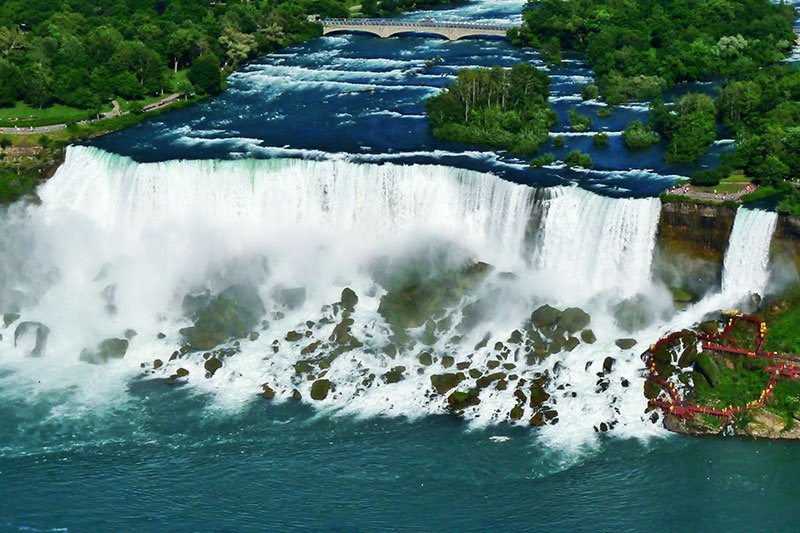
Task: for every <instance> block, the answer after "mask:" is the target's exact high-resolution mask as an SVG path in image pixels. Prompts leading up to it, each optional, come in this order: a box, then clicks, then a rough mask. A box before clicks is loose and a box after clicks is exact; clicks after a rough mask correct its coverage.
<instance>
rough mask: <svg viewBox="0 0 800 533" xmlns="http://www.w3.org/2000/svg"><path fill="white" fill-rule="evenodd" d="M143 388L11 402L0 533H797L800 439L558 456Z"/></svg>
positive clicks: (518, 440)
mask: <svg viewBox="0 0 800 533" xmlns="http://www.w3.org/2000/svg"><path fill="white" fill-rule="evenodd" d="M132 389H133V390H132V391H131V394H132V399H131V400H130V401H129V402H128V404H127V405H126V406H125V407H124V408H117V409H112V410H109V411H108V412H103V409H100V411H101V412H100V413H96V414H95V415H93V416H83V417H80V418H77V419H70V417H69V416H65V417H62V418H61V419H58V420H48V421H46V422H42V420H41V419H39V418H37V417H36V416H35V413H30V412H25V413H20V412H16V409H15V406H12V405H7V404H4V405H2V407H0V409H1V410H0V419H2V420H3V427H4V428H5V430H4V431H3V433H2V435H0V452H2V456H1V457H0V530H4V531H16V530H22V529H26V530H51V529H55V528H65V529H69V530H72V531H86V530H119V529H122V530H130V529H138V530H141V529H145V530H165V529H167V530H181V531H185V530H265V529H300V528H310V529H314V530H328V529H340V530H341V529H344V530H374V529H403V530H408V529H415V530H424V531H431V530H437V531H438V530H443V531H455V530H470V531H473V530H485V529H500V530H512V529H524V530H549V531H575V530H580V531H620V530H637V531H642V530H651V531H666V530H683V531H696V530H710V529H712V528H716V529H722V530H726V531H753V530H790V529H792V525H793V523H794V513H792V511H791V509H793V507H794V505H795V503H796V501H797V499H798V497H800V488H798V481H800V480H799V479H798V474H797V470H796V468H794V467H793V465H796V464H797V462H798V460H800V448H798V447H797V446H795V445H794V444H793V443H782V442H769V443H767V442H752V441H746V440H738V439H689V438H682V437H675V436H672V437H668V438H665V439H660V440H654V441H650V442H647V443H640V442H637V441H619V440H603V441H601V443H600V444H599V445H598V446H597V447H596V448H593V449H587V450H583V451H582V452H581V453H579V454H570V455H565V454H562V453H559V452H558V451H557V450H556V451H554V450H549V449H547V448H544V447H543V446H542V444H541V443H538V442H537V439H536V436H535V433H533V432H531V431H529V430H527V429H524V428H511V427H504V426H500V427H494V428H491V429H488V430H472V431H469V430H467V428H465V427H464V426H463V425H462V423H461V422H459V421H458V420H457V419H455V418H450V417H432V418H426V419H422V420H418V421H414V422H410V421H405V420H400V419H373V420H363V421H358V420H352V419H343V418H334V419H331V418H326V417H324V416H315V414H314V413H313V412H312V411H310V410H309V409H307V408H305V407H302V406H299V405H296V404H284V405H280V406H276V405H274V404H270V403H267V402H262V401H260V400H259V401H256V402H255V403H253V404H252V406H251V407H250V408H248V409H246V410H245V411H244V412H239V413H209V412H208V411H207V410H206V407H207V406H205V405H204V402H203V400H202V399H201V398H192V397H189V396H187V395H186V394H184V393H183V391H180V390H174V389H168V388H167V387H166V386H164V385H161V384H153V385H149V386H133V387H132ZM162 389H166V390H162ZM498 436H502V437H506V438H508V440H506V441H503V442H496V441H494V440H492V439H491V437H498ZM28 528H31V529H28Z"/></svg>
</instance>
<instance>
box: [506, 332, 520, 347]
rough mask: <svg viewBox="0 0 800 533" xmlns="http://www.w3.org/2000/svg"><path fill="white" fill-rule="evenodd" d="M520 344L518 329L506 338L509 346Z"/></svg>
mask: <svg viewBox="0 0 800 533" xmlns="http://www.w3.org/2000/svg"><path fill="white" fill-rule="evenodd" d="M521 342H522V332H521V331H520V330H518V329H515V330H514V331H512V332H511V336H510V337H509V338H508V343H509V344H519V343H521Z"/></svg>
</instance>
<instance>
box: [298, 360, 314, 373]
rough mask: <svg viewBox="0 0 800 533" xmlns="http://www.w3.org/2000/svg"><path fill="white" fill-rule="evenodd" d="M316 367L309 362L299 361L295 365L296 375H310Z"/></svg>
mask: <svg viewBox="0 0 800 533" xmlns="http://www.w3.org/2000/svg"><path fill="white" fill-rule="evenodd" d="M313 370H314V367H313V366H311V363H309V362H308V361H298V362H296V363H295V364H294V371H295V373H296V374H308V373H309V372H312V371H313Z"/></svg>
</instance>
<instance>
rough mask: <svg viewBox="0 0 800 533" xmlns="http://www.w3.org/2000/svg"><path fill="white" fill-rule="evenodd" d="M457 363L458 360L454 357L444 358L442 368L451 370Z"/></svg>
mask: <svg viewBox="0 0 800 533" xmlns="http://www.w3.org/2000/svg"><path fill="white" fill-rule="evenodd" d="M455 362H456V360H455V358H454V357H453V356H452V355H445V356H442V366H443V367H445V368H450V367H451V366H453V364H455Z"/></svg>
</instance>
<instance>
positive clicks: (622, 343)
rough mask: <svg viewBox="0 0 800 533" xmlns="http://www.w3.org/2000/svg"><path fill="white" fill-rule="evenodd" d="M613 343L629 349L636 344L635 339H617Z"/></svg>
mask: <svg viewBox="0 0 800 533" xmlns="http://www.w3.org/2000/svg"><path fill="white" fill-rule="evenodd" d="M614 344H616V345H617V346H619V347H620V348H622V349H623V350H630V349H631V348H633V347H634V346H636V339H617V340H615V341H614Z"/></svg>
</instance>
